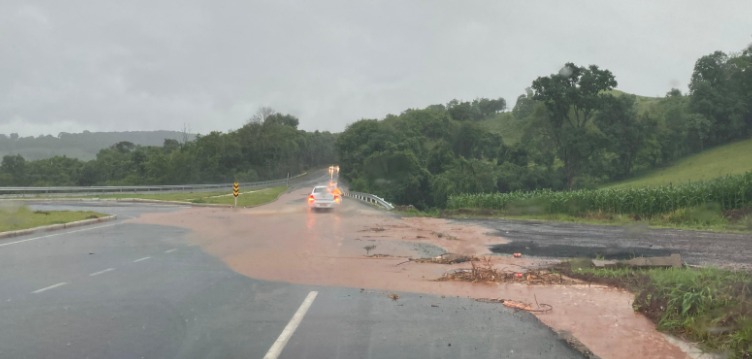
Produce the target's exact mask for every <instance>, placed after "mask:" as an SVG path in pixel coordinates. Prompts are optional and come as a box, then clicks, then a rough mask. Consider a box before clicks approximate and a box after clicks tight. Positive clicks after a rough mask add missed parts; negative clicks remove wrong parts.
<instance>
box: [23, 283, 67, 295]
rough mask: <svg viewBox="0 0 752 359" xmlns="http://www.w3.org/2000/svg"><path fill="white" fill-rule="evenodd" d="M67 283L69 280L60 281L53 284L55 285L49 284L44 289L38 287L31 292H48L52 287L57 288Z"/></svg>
mask: <svg viewBox="0 0 752 359" xmlns="http://www.w3.org/2000/svg"><path fill="white" fill-rule="evenodd" d="M66 284H68V282H60V283H56V284H53V285H51V286H49V287H44V288H42V289H37V290H35V291H33V292H31V293H32V294H39V293H42V292H46V291H48V290H50V289H55V288H57V287H62V286H64V285H66Z"/></svg>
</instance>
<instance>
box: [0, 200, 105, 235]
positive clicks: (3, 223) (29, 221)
mask: <svg viewBox="0 0 752 359" xmlns="http://www.w3.org/2000/svg"><path fill="white" fill-rule="evenodd" d="M104 216H106V215H105V214H102V213H97V212H92V211H31V210H30V209H29V208H28V207H26V206H4V208H0V232H6V231H16V230H20V229H27V228H34V227H39V226H46V225H50V224H62V223H70V222H75V221H80V220H83V219H91V218H99V217H104Z"/></svg>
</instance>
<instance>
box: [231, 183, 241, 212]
mask: <svg viewBox="0 0 752 359" xmlns="http://www.w3.org/2000/svg"><path fill="white" fill-rule="evenodd" d="M239 194H240V184H239V183H237V182H235V183H233V184H232V195H233V196H234V197H235V206H234V207H235V208H237V207H238V195H239Z"/></svg>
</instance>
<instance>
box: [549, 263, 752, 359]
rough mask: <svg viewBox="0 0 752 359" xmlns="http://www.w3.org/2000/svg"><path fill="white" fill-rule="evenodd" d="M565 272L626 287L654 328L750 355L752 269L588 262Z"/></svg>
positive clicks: (570, 266) (710, 346) (708, 347)
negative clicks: (639, 266)
mask: <svg viewBox="0 0 752 359" xmlns="http://www.w3.org/2000/svg"><path fill="white" fill-rule="evenodd" d="M557 270H559V271H561V272H562V273H563V274H565V275H567V276H571V277H573V278H578V279H582V280H586V281H589V282H594V283H601V284H607V285H611V286H617V287H621V288H625V289H627V290H630V291H631V292H633V293H635V300H634V302H633V307H634V309H635V311H637V312H640V313H642V314H644V315H645V316H646V317H648V318H649V319H650V320H652V321H653V322H654V323H655V324H656V325H657V326H658V329H659V330H661V331H664V332H667V333H671V334H674V335H677V336H680V337H684V338H685V339H687V340H689V341H693V342H698V343H700V345H701V346H703V347H704V349H706V350H711V351H721V352H727V353H728V354H729V357H731V358H747V359H748V358H752V273H749V272H741V271H740V272H734V271H729V270H723V269H716V268H699V269H695V268H676V269H673V268H672V269H632V268H613V269H611V268H609V269H603V268H594V267H592V263H591V262H590V261H588V260H572V261H570V262H565V263H562V264H561V265H560V266H559V267H558V268H557Z"/></svg>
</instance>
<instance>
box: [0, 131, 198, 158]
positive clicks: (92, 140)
mask: <svg viewBox="0 0 752 359" xmlns="http://www.w3.org/2000/svg"><path fill="white" fill-rule="evenodd" d="M184 137H187V140H188V141H190V140H193V139H194V138H195V137H196V136H195V135H193V134H185V136H184V133H183V132H179V131H130V132H89V131H84V132H83V133H66V132H61V133H60V134H58V135H57V137H55V136H51V135H46V136H38V137H31V136H29V137H18V136H17V135H15V134H13V135H5V134H0V158H1V157H2V156H5V155H16V154H19V155H21V156H23V157H24V158H25V159H26V160H39V159H45V158H50V157H54V156H67V157H71V158H78V159H80V160H85V161H88V160H91V159H94V158H95V157H96V155H97V152H99V150H101V149H103V148H108V147H110V146H112V145H114V144H116V143H118V142H122V141H128V142H131V143H133V144H136V145H142V146H162V144H163V143H164V140H165V139H172V140H177V141H179V142H183V141H184V140H185V139H184Z"/></svg>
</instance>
